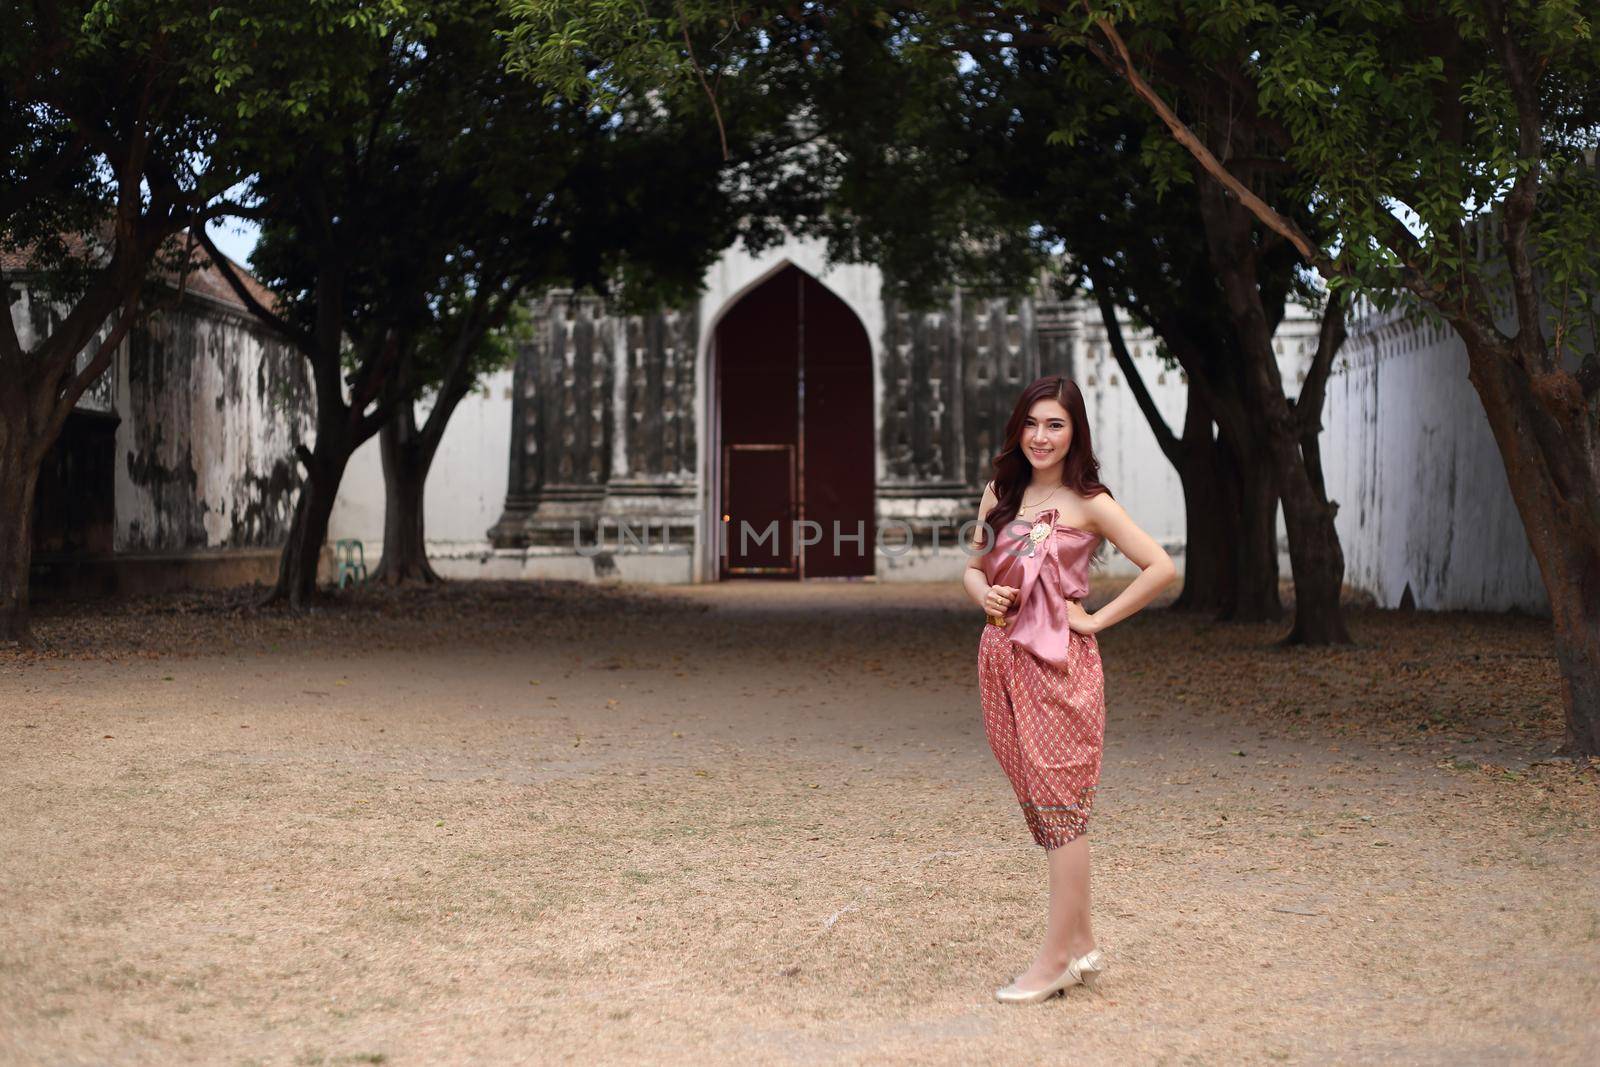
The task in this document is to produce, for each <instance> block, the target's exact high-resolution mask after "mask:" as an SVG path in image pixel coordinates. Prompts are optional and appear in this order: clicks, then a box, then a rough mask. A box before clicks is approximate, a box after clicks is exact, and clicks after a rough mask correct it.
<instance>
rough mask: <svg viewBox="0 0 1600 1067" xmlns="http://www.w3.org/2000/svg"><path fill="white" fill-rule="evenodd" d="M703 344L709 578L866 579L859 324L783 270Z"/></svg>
mask: <svg viewBox="0 0 1600 1067" xmlns="http://www.w3.org/2000/svg"><path fill="white" fill-rule="evenodd" d="M712 345H713V348H712V353H713V363H714V366H715V368H716V373H715V378H714V381H715V385H716V388H715V392H714V399H713V404H714V405H715V407H714V414H715V426H716V437H715V455H716V462H717V463H718V466H719V470H718V472H717V477H716V479H715V488H716V492H717V518H718V519H719V520H721V527H722V531H721V534H720V537H719V543H718V546H717V547H718V552H717V575H718V577H719V578H763V577H764V578H821V577H851V576H862V575H870V574H872V573H873V550H874V549H873V545H874V514H873V512H874V507H873V483H874V479H875V475H876V470H877V462H876V453H875V450H874V443H873V425H872V345H871V343H870V342H869V341H868V339H867V332H866V330H865V329H864V328H863V327H862V325H861V321H860V320H859V319H858V318H856V316H855V313H854V312H852V311H851V310H850V308H849V307H848V306H847V305H846V304H845V302H844V301H843V300H840V299H839V298H838V297H837V296H835V295H834V294H833V293H832V292H830V291H829V290H828V288H827V287H826V286H824V285H823V284H822V283H821V282H819V281H817V280H816V279H815V278H813V277H812V276H811V275H809V274H807V273H806V272H805V271H803V270H800V269H799V268H797V267H794V266H792V265H786V266H784V267H782V268H781V269H779V270H778V271H776V272H775V273H774V274H773V275H772V276H771V277H769V278H767V279H766V280H765V281H763V282H761V283H760V284H759V285H757V286H756V287H755V288H753V289H751V290H750V291H749V292H747V293H745V294H744V296H742V297H741V298H740V299H739V301H738V302H737V303H736V304H734V306H733V307H732V308H730V309H729V310H728V312H727V313H726V314H725V315H724V316H723V317H722V320H721V321H720V322H719V323H718V324H717V327H716V332H715V334H714V336H713V340H712ZM797 523H803V524H804V525H801V526H800V527H799V530H800V536H799V537H796V530H797V525H796V524H797ZM813 524H814V525H813ZM836 533H837V535H838V547H837V551H836V550H835V534H836ZM858 535H859V539H858ZM808 541H809V542H813V543H810V544H807V543H805V542H808Z"/></svg>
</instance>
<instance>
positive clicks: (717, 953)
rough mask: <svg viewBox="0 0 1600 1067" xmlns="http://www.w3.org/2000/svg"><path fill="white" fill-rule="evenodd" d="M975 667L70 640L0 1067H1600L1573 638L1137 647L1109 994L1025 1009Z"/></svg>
mask: <svg viewBox="0 0 1600 1067" xmlns="http://www.w3.org/2000/svg"><path fill="white" fill-rule="evenodd" d="M1107 592H1108V591H1107V590H1105V589H1097V595H1098V596H1102V597H1103V596H1105V595H1107ZM1090 606H1091V607H1093V606H1094V602H1093V600H1091V604H1090ZM980 629H981V618H980V616H978V615H977V613H976V612H975V611H974V610H972V609H970V608H969V607H967V606H966V605H965V604H964V602H963V600H962V597H961V593H960V591H959V590H958V589H955V588H953V587H947V586H893V585H890V586H878V585H858V584H834V583H825V584H813V585H807V586H804V587H795V586H782V585H746V586H723V587H699V588H690V589H673V590H660V589H629V588H617V587H594V586H575V585H572V586H569V585H562V584H558V583H552V584H548V585H543V584H541V585H537V586H533V585H522V586H514V585H490V584H485V585H481V586H452V587H450V588H448V589H445V590H433V591H427V592H424V593H418V594H407V595H403V596H399V597H395V596H389V595H381V594H374V595H373V596H372V597H370V598H368V599H366V600H362V601H358V602H357V603H356V604H355V605H354V606H347V607H343V608H339V609H336V610H332V611H326V612H321V613H319V614H318V615H317V616H315V617H313V618H312V619H311V620H309V621H295V620H287V619H282V618H279V617H276V616H272V615H270V614H263V613H259V612H254V611H252V610H251V609H249V608H248V606H247V605H246V602H245V601H243V600H241V599H238V598H232V599H230V598H227V597H222V598H218V597H210V598H206V597H198V598H189V599H187V600H185V599H177V600H174V599H170V598H169V599H168V600H164V601H163V600H156V601H146V602H138V603H136V604H133V605H129V606H125V607H123V608H121V609H117V610H114V611H113V612H111V613H110V614H109V615H106V616H100V617H96V616H87V615H85V614H84V613H82V611H81V610H77V609H73V610H68V611H66V612H65V613H63V614H60V615H56V616H52V617H48V618H46V619H44V620H42V622H41V625H40V632H41V634H42V636H43V637H44V638H45V641H46V643H47V645H48V646H49V648H48V650H47V652H46V653H45V654H42V655H26V656H25V655H22V654H18V653H14V652H13V653H7V654H3V656H0V804H3V810H4V811H5V812H6V817H5V820H4V823H3V826H0V899H3V900H4V901H5V906H4V908H3V909H0V1062H4V1063H28V1064H34V1063H42V1064H58V1063H59V1064H76V1063H152V1064H154V1063H161V1064H166V1063H206V1064H249V1063H260V1064H322V1063H326V1064H345V1063H378V1062H382V1063H391V1064H434V1063H522V1062H546V1061H556V1060H566V1059H572V1058H578V1057H583V1058H585V1059H597V1060H600V1061H605V1062H613V1061H621V1060H623V1059H625V1058H626V1059H629V1060H642V1061H647V1062H661V1063H675V1062H690V1061H703V1060H706V1059H710V1060H711V1061H713V1062H727V1061H741V1062H744V1061H751V1060H754V1061H756V1062H775V1063H787V1062H796V1063H800V1062H804V1063H812V1062H852V1063H853V1062H865V1063H941V1064H942V1063H950V1062H995V1063H1030V1064H1032V1063H1065V1062H1069V1061H1071V1062H1075V1063H1077V1062H1088V1063H1122V1062H1154V1063H1190V1062H1194V1063H1213V1062H1233V1061H1243V1062H1288V1063H1325V1062H1330V1061H1336V1062H1359V1063H1373V1062H1400V1063H1451V1064H1456V1063H1463V1062H1466V1063H1472V1062H1487V1061H1496V1062H1500V1061H1504V1060H1508V1059H1510V1060H1516V1061H1525V1060H1533V1059H1536V1058H1537V1059H1540V1060H1543V1061H1548V1062H1557V1063H1589V1062H1593V1055H1594V1050H1595V1048H1596V1045H1597V1042H1600V1010H1597V1009H1600V891H1597V889H1596V885H1597V879H1596V872H1597V871H1600V834H1597V833H1596V829H1597V825H1600V786H1597V785H1596V779H1597V778H1600V775H1597V774H1596V773H1594V772H1593V771H1592V770H1584V769H1575V768H1574V767H1573V766H1572V765H1571V764H1570V763H1557V762H1549V761H1546V760H1545V757H1546V756H1547V755H1548V753H1549V751H1550V750H1551V747H1552V744H1553V741H1554V739H1555V738H1556V737H1558V733H1559V731H1558V723H1557V721H1556V719H1555V704H1554V692H1555V690H1554V686H1555V678H1554V666H1553V660H1552V658H1551V656H1550V652H1549V647H1548V645H1549V643H1548V637H1547V624H1545V623H1541V622H1539V621H1537V620H1525V619H1515V618H1503V617H1485V616H1467V615H1446V616H1422V615H1412V616H1402V615H1398V614H1395V613H1388V612H1374V611H1370V610H1360V609H1357V610H1354V611H1353V613H1352V629H1353V631H1354V632H1355V634H1356V637H1357V640H1358V641H1359V642H1360V645H1359V646H1358V647H1357V648H1355V649H1343V650H1296V651H1282V650H1276V649H1273V648H1271V647H1270V646H1269V644H1268V641H1269V638H1270V636H1271V628H1270V627H1234V628H1228V627H1204V626H1197V625H1195V624H1193V623H1190V622H1186V621H1184V620H1182V619H1176V618H1170V617H1165V616H1163V615H1162V614H1161V613H1158V612H1149V613H1146V614H1144V615H1141V616H1139V617H1137V618H1136V619H1134V620H1131V621H1129V622H1128V623H1125V624H1123V625H1122V626H1118V627H1116V628H1114V629H1113V630H1111V631H1109V632H1108V633H1107V634H1105V635H1104V636H1103V637H1102V649H1103V657H1104V662H1105V667H1106V672H1107V677H1108V697H1109V725H1108V744H1107V753H1106V761H1105V772H1104V777H1103V779H1102V787H1101V790H1100V794H1099V798H1098V802H1097V808H1096V813H1095V818H1094V822H1093V824H1092V826H1091V831H1090V832H1091V835H1092V841H1093V849H1094V864H1095V893H1096V899H1095V916H1096V932H1097V935H1098V937H1099V940H1100V943H1101V944H1102V946H1103V947H1104V948H1105V949H1106V951H1107V952H1108V954H1109V956H1110V958H1111V960H1112V967H1113V969H1112V970H1111V971H1110V972H1109V973H1108V975H1107V977H1106V980H1105V982H1104V984H1103V987H1102V988H1103V992H1102V994H1101V995H1098V996H1096V995H1092V994H1090V993H1088V992H1087V991H1085V990H1081V989H1080V990H1076V991H1074V992H1073V993H1072V994H1071V995H1069V996H1068V997H1066V998H1065V999H1058V1000H1056V1001H1053V1002H1051V1003H1049V1004H1047V1005H1044V1006H1042V1007H1033V1008H1015V1007H1007V1006H1002V1005H998V1004H995V1003H994V1002H993V1001H992V999H990V993H991V990H992V989H993V988H994V987H995V986H996V985H999V984H1002V983H1003V982H1005V981H1006V980H1007V979H1008V978H1009V976H1010V975H1011V974H1012V973H1014V972H1015V970H1017V969H1020V968H1021V967H1022V966H1023V965H1025V964H1026V962H1027V960H1028V958H1029V954H1030V952H1031V950H1032V947H1033V943H1034V941H1035V939H1036V938H1037V936H1038V933H1039V923H1040V917H1041V907H1042V901H1043V867H1042V859H1041V856H1040V854H1039V853H1038V851H1037V850H1036V849H1035V848H1034V847H1033V845H1032V843H1031V841H1030V840H1029V838H1028V836H1027V833H1026V830H1025V828H1024V826H1023V823H1022V818H1021V814H1020V812H1018V811H1017V809H1016V806H1015V802H1014V801H1013V800H1012V798H1011V794H1010V789H1009V787H1008V786H1007V784H1006V782H1005V779H1004V778H1003V776H1002V775H1001V773H1000V771H999V769H998V767H997V766H996V765H995V763H994V760H993V758H992V756H991V755H990V754H989V752H988V749H987V746H986V744H985V742H984V738H983V734H982V728H981V724H980V722H979V719H978V716H977V699H976V689H975V678H974V671H975V661H976V645H977V639H978V636H979V633H980Z"/></svg>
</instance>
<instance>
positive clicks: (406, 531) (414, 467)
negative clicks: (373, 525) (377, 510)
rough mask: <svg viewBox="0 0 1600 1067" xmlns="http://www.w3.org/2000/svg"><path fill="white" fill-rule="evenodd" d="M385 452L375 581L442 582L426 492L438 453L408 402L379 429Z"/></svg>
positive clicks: (380, 443)
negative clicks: (432, 553) (432, 560)
mask: <svg viewBox="0 0 1600 1067" xmlns="http://www.w3.org/2000/svg"><path fill="white" fill-rule="evenodd" d="M378 443H379V447H380V448H381V450H382V453H383V486H384V499H383V558H382V560H381V561H380V562H379V564H378V570H377V573H376V574H374V575H373V577H374V579H375V580H377V581H380V582H383V583H384V584H385V585H401V584H404V583H406V582H437V581H439V580H440V578H439V575H438V574H437V573H436V572H435V571H434V569H433V567H432V565H431V564H429V563H428V542H427V536H426V533H425V526H424V500H423V496H424V490H425V488H426V487H427V483H428V469H429V468H430V467H432V466H433V456H434V452H435V449H434V448H432V447H430V446H429V443H428V441H426V440H424V439H423V438H422V437H421V436H420V435H419V434H418V433H417V422H416V415H415V413H414V411H413V408H412V405H411V403H410V402H409V401H406V402H403V403H401V404H400V406H399V407H398V408H397V409H396V411H395V415H394V417H393V418H391V419H390V420H389V421H388V422H386V423H384V424H383V429H382V430H380V431H378Z"/></svg>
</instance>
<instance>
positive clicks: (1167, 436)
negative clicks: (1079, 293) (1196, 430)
mask: <svg viewBox="0 0 1600 1067" xmlns="http://www.w3.org/2000/svg"><path fill="white" fill-rule="evenodd" d="M1089 284H1090V285H1092V286H1093V287H1094V299H1095V303H1096V304H1098V305H1099V306H1100V320H1101V322H1103V323H1104V324H1105V328H1106V340H1107V341H1108V342H1109V343H1110V345H1111V354H1112V355H1113V356H1114V357H1115V358H1116V361H1117V366H1119V367H1121V368H1122V375H1123V377H1124V378H1126V379H1128V388H1130V389H1132V390H1133V398H1134V400H1136V401H1137V402H1138V404H1139V410H1140V411H1141V412H1143V414H1144V418H1145V421H1146V422H1148V423H1149V424H1150V430H1151V432H1152V433H1154V434H1155V435H1156V443H1157V444H1158V445H1160V446H1161V452H1162V454H1163V455H1165V456H1166V457H1167V459H1168V461H1169V462H1171V463H1172V465H1173V466H1174V467H1180V466H1182V459H1183V446H1182V444H1181V442H1179V440H1178V438H1177V436H1176V435H1175V434H1173V432H1172V428H1171V427H1170V426H1168V425H1167V420H1166V419H1165V418H1163V417H1162V414H1161V411H1160V409H1159V408H1157V407H1156V402H1155V398H1154V397H1152V396H1151V395H1150V390H1149V389H1147V388H1145V384H1144V377H1143V376H1142V375H1141V374H1140V373H1139V368H1138V366H1137V365H1135V363H1134V362H1133V356H1132V355H1131V354H1129V352H1128V345H1127V341H1126V339H1125V338H1124V337H1123V336H1122V324H1121V323H1120V322H1118V321H1117V306H1116V304H1114V303H1112V301H1111V294H1110V293H1109V292H1108V291H1107V290H1106V289H1105V287H1104V286H1102V285H1101V284H1100V280H1099V278H1097V277H1096V271H1095V270H1094V269H1093V268H1090V270H1089Z"/></svg>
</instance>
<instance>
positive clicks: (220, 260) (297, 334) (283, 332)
mask: <svg viewBox="0 0 1600 1067" xmlns="http://www.w3.org/2000/svg"><path fill="white" fill-rule="evenodd" d="M190 232H191V233H193V234H194V235H195V238H196V240H198V241H199V242H200V244H201V246H202V247H203V248H204V249H205V250H206V255H208V256H210V257H211V262H212V263H213V264H214V265H215V266H216V268H217V272H218V273H219V274H221V275H222V279H223V281H225V282H227V283H228V288H230V289H232V290H233V295H234V296H236V297H238V298H239V300H240V302H241V303H243V304H244V306H245V309H246V310H248V311H249V312H250V314H252V315H254V316H255V317H256V318H257V319H259V320H260V321H261V322H262V323H264V324H265V325H266V326H267V327H268V328H269V329H271V330H272V332H274V333H276V334H277V335H278V336H280V337H282V338H283V339H284V340H285V341H288V342H289V343H290V344H292V345H294V346H295V347H296V348H298V349H299V350H300V351H301V352H306V353H309V352H310V351H311V346H310V337H309V335H307V334H306V333H304V332H303V331H301V330H297V329H295V328H294V327H293V326H291V325H289V323H288V322H286V321H285V320H284V319H282V318H280V317H278V316H277V315H275V314H273V313H272V312H271V311H269V310H267V308H266V306H265V305H263V304H262V303H261V301H259V300H257V299H256V298H255V294H254V293H252V292H250V290H249V288H248V287H247V286H246V285H245V284H244V279H243V278H240V277H239V272H238V271H236V270H234V269H233V261H232V260H230V259H229V258H228V257H227V256H225V255H223V254H222V250H221V249H219V248H218V247H217V245H216V242H214V241H212V240H211V235H210V234H209V233H207V232H206V228H205V225H204V224H201V225H200V226H198V227H191V229H190Z"/></svg>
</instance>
